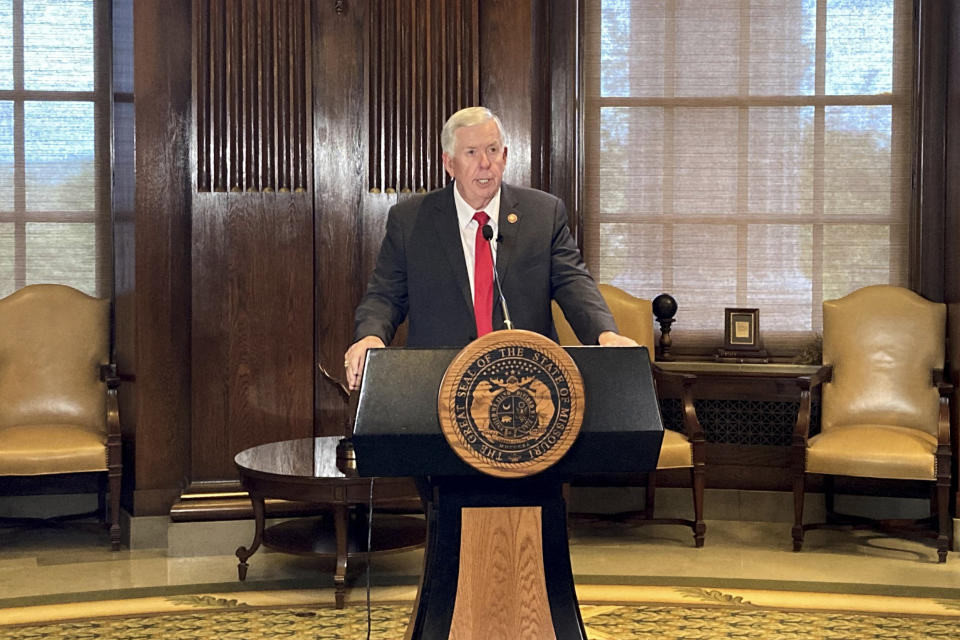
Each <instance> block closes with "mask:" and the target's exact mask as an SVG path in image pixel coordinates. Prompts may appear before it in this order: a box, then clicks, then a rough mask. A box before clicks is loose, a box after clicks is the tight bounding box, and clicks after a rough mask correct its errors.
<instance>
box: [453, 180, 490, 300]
mask: <svg viewBox="0 0 960 640" xmlns="http://www.w3.org/2000/svg"><path fill="white" fill-rule="evenodd" d="M454 182H455V181H454ZM453 200H454V202H455V203H456V205H457V220H458V222H459V223H460V241H461V242H462V243H463V258H464V260H465V261H466V263H467V277H468V278H469V279H470V292H471V296H472V295H473V263H474V257H475V256H476V242H477V227H479V226H480V225H479V224H478V223H477V221H476V220H474V219H473V214H475V213H476V212H477V211H483V212H484V213H486V214H487V215H488V216H490V221H489V222H488V223H487V224H489V225H490V227H491V228H492V229H493V237H494V240H493V241H491V242H490V248H491V249H492V250H493V260H494V264H496V260H497V242H496V238H497V237H499V236H498V234H497V230H498V229H499V224H498V222H499V219H500V189H497V193H496V194H495V195H494V196H493V199H492V200H490V202H488V203H487V206H486V207H484V208H483V209H474V208H473V207H471V206H470V205H469V204H467V201H466V200H464V199H463V196H461V195H460V190H459V189H457V185H456V184H454V185H453Z"/></svg>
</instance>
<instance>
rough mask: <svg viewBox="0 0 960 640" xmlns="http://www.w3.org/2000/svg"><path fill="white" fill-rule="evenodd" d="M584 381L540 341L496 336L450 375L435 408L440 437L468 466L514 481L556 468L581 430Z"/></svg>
mask: <svg viewBox="0 0 960 640" xmlns="http://www.w3.org/2000/svg"><path fill="white" fill-rule="evenodd" d="M583 402H584V393H583V379H582V378H581V377H580V370H579V369H577V365H576V363H574V361H573V359H572V358H571V357H570V355H569V354H568V353H567V352H566V351H564V350H563V348H562V347H560V345H558V344H557V343H555V342H553V341H552V340H550V339H549V338H546V337H544V336H542V335H540V334H539V333H533V332H531V331H523V330H509V331H494V332H492V333H488V334H487V335H485V336H483V337H482V338H479V339H477V340H475V341H473V342H471V343H470V344H469V345H467V346H466V347H465V348H464V349H463V350H462V351H461V352H460V353H459V354H457V356H456V357H455V358H454V359H453V362H451V363H450V366H449V367H447V370H446V373H445V374H444V376H443V381H442V382H441V384H440V395H439V397H438V402H437V408H438V412H439V417H440V426H441V428H442V430H443V435H444V436H445V437H446V439H447V442H448V443H449V444H450V446H451V447H452V448H453V450H454V451H455V452H456V453H457V455H458V456H460V458H461V459H463V461H464V462H466V463H467V464H469V465H470V466H472V467H474V468H475V469H478V470H480V471H482V472H484V473H486V474H489V475H492V476H498V477H502V478H517V477H523V476H529V475H533V474H535V473H539V472H541V471H543V470H545V469H547V468H549V467H550V466H552V465H553V464H554V463H555V462H557V460H559V459H560V458H561V457H562V456H563V454H565V453H566V452H567V450H568V449H569V448H570V446H571V445H572V444H573V442H574V441H575V440H576V439H577V435H578V434H579V433H580V425H581V424H582V423H583V408H584V407H583Z"/></svg>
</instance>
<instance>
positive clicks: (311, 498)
mask: <svg viewBox="0 0 960 640" xmlns="http://www.w3.org/2000/svg"><path fill="white" fill-rule="evenodd" d="M341 441H343V438H341V437H340V436H326V437H317V438H301V439H299V440H285V441H283V442H271V443H269V444H262V445H259V446H256V447H251V448H250V449H246V450H244V451H241V452H240V453H238V454H237V455H236V457H235V458H234V463H235V464H236V466H237V470H238V471H239V473H240V480H241V482H242V483H243V487H244V488H245V489H246V490H247V492H248V493H249V494H250V500H251V502H252V503H253V514H254V520H255V525H256V530H255V533H254V537H253V542H252V543H251V545H250V546H249V547H240V548H238V549H237V558H238V559H239V560H240V563H239V564H238V566H237V572H238V573H239V577H240V580H244V579H245V578H246V576H247V566H248V565H247V560H248V559H249V558H250V556H252V555H253V554H254V552H256V550H257V549H258V548H259V547H260V545H261V544H263V545H264V546H266V547H270V548H271V549H276V550H278V551H284V552H287V553H297V554H305V555H316V556H321V557H335V558H336V570H335V572H334V576H333V581H334V586H335V588H336V595H335V598H336V606H337V608H341V607H343V604H344V596H345V594H346V575H347V561H348V559H350V558H354V557H363V558H366V557H367V556H368V554H370V553H383V552H391V551H393V552H396V551H404V550H407V549H413V548H416V547H418V546H421V545H423V542H424V538H425V531H426V525H425V522H424V520H423V518H422V517H419V516H417V515H397V514H387V513H383V514H381V513H377V511H376V508H377V507H378V506H379V507H381V508H397V507H400V508H405V509H409V510H414V509H417V508H419V505H420V501H419V497H418V493H417V489H416V486H415V484H414V483H413V481H412V480H410V479H409V478H361V477H358V476H357V473H356V469H355V468H354V465H353V464H351V461H352V460H351V459H350V458H347V459H346V460H344V459H343V457H342V455H341V460H340V465H339V467H343V468H342V469H341V468H339V467H338V451H337V447H338V445H339V444H340V443H341ZM371 483H372V487H373V499H372V504H373V508H374V516H373V528H372V535H371V542H370V549H367V522H368V513H367V512H368V508H369V506H370V504H371V496H370V492H371ZM266 498H276V499H281V500H292V501H296V502H306V503H311V504H315V505H317V507H318V508H319V509H321V510H322V513H321V515H319V516H316V517H303V518H294V519H291V520H286V521H284V522H281V523H280V524H276V525H273V526H270V527H266V526H265V525H264V522H265V519H266V510H265V507H264V500H265V499H266Z"/></svg>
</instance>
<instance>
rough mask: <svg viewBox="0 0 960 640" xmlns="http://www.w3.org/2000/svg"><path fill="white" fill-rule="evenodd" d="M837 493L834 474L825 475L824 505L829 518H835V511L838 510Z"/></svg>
mask: <svg viewBox="0 0 960 640" xmlns="http://www.w3.org/2000/svg"><path fill="white" fill-rule="evenodd" d="M835 495H836V493H835V491H834V481H833V476H831V475H825V476H824V477H823V506H824V509H825V510H826V512H827V520H828V521H829V520H831V519H832V518H833V515H834V513H835V512H836V508H835V501H834V496H835Z"/></svg>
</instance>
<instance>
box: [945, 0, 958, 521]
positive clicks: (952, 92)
mask: <svg viewBox="0 0 960 640" xmlns="http://www.w3.org/2000/svg"><path fill="white" fill-rule="evenodd" d="M946 24H947V29H948V34H949V35H948V46H947V51H948V59H947V79H946V85H947V89H946V93H947V122H948V123H954V124H955V123H960V8H958V7H957V4H956V3H951V4H950V17H949V20H948V21H947V23H946ZM946 136H947V140H946V169H945V173H946V175H948V176H953V178H952V179H950V180H947V184H946V202H945V203H944V205H945V206H944V210H945V212H946V221H945V228H946V234H945V235H946V238H945V242H944V244H945V253H944V271H945V274H944V289H945V292H944V298H945V300H946V301H947V302H948V303H949V306H948V312H949V313H948V322H947V346H948V348H949V351H948V362H949V367H950V370H951V371H952V372H953V375H952V381H953V384H954V394H953V397H952V398H951V399H950V402H951V420H952V424H953V435H954V440H953V490H954V512H953V513H954V516H955V517H960V488H958V485H960V390H958V389H957V387H958V386H960V180H958V179H957V176H960V127H957V126H947V129H946Z"/></svg>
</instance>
